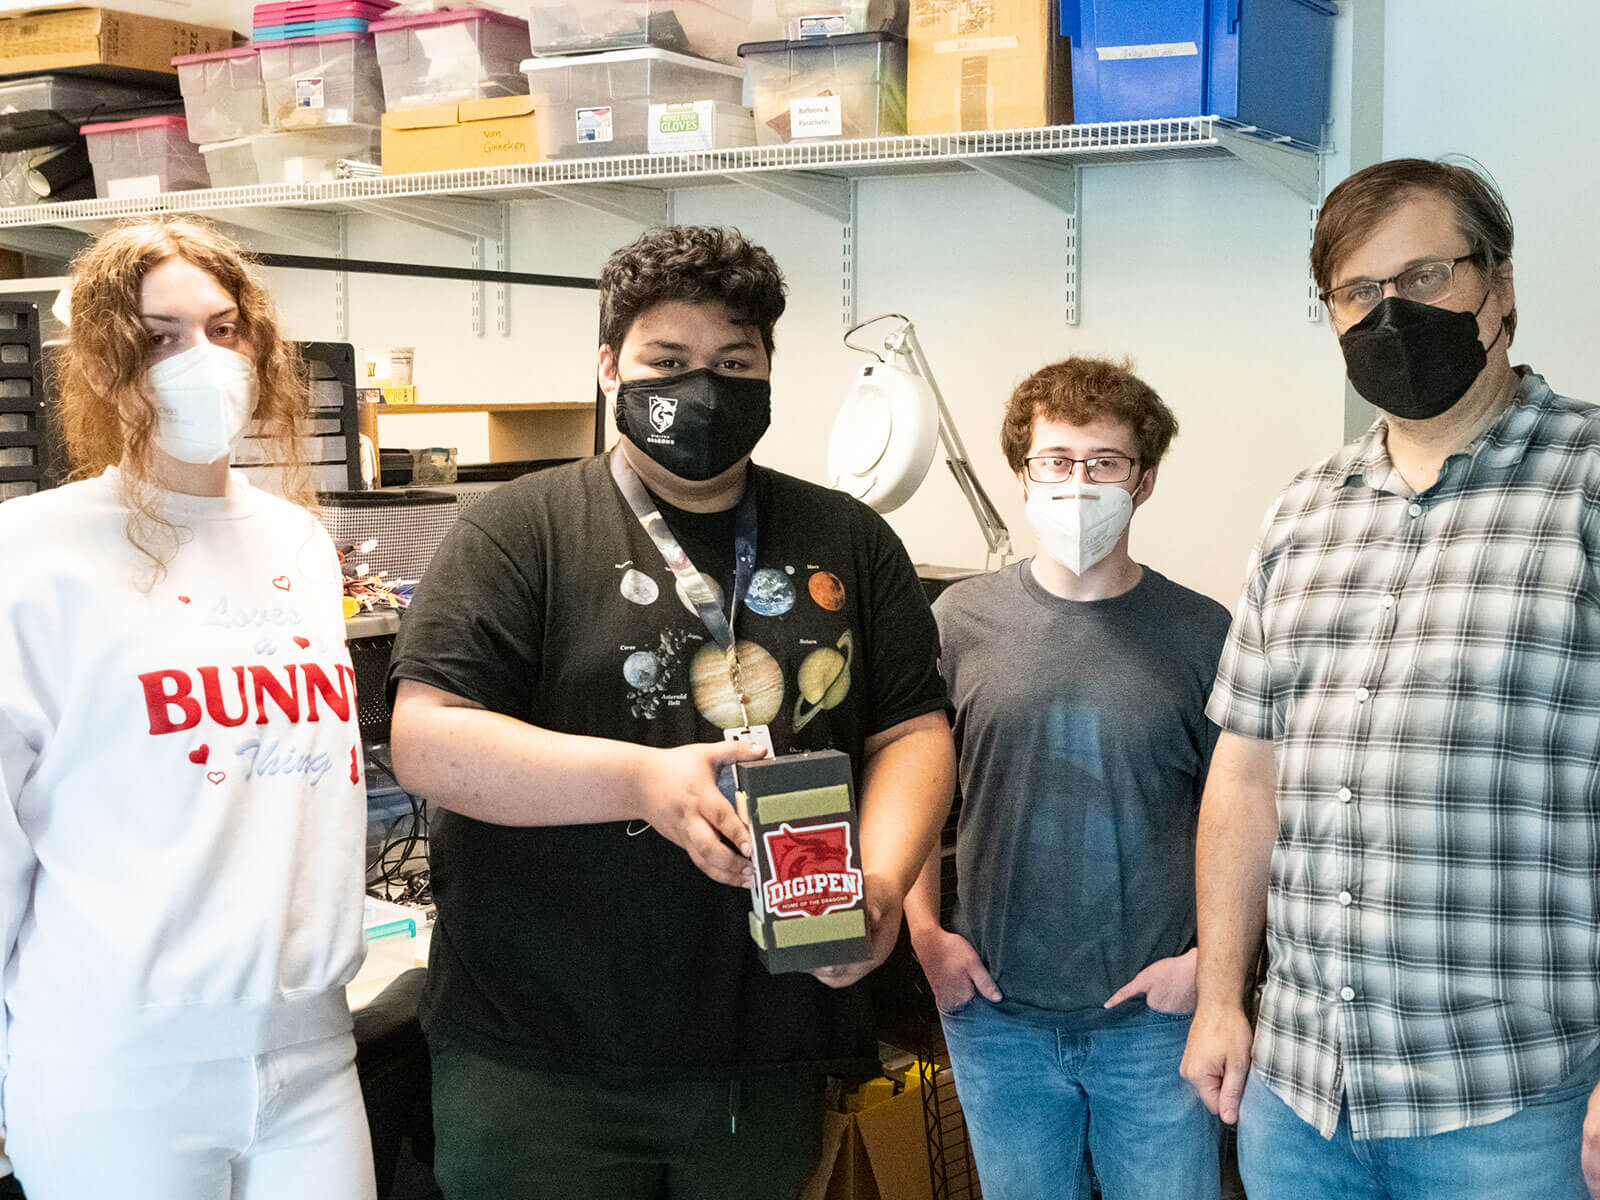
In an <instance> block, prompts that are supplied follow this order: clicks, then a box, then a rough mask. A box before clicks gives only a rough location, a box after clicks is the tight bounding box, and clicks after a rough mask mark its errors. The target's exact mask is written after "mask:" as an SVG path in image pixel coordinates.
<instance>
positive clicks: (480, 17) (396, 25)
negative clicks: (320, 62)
mask: <svg viewBox="0 0 1600 1200" xmlns="http://www.w3.org/2000/svg"><path fill="white" fill-rule="evenodd" d="M461 21H487V22H489V23H490V24H492V25H514V26H516V27H517V28H518V29H526V28H527V27H528V23H527V22H526V21H524V20H523V19H522V18H521V17H513V16H511V15H510V14H509V13H503V12H495V11H494V10H493V9H490V8H447V9H441V10H440V11H438V12H425V13H407V14H406V15H405V16H403V17H385V18H384V19H383V20H381V21H374V22H373V23H372V24H371V25H369V26H367V29H368V31H369V32H372V33H385V32H387V31H389V30H391V29H415V28H417V27H418V26H422V25H455V24H457V23H459V22H461Z"/></svg>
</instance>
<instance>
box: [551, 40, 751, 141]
mask: <svg viewBox="0 0 1600 1200" xmlns="http://www.w3.org/2000/svg"><path fill="white" fill-rule="evenodd" d="M522 69H523V70H524V71H525V72H527V75H528V91H529V92H530V93H531V94H532V95H533V97H534V110H535V111H536V112H537V113H538V114H539V144H540V146H541V147H542V148H543V150H544V154H545V157H546V158H573V157H581V156H584V155H596V156H598V155H606V154H646V153H648V152H649V127H650V126H649V117H650V105H651V104H691V103H693V102H695V101H697V100H710V101H713V102H716V103H720V104H731V105H737V104H738V103H739V99H740V97H741V96H742V95H743V93H744V77H743V72H741V71H740V70H739V68H737V67H729V66H725V65H723V64H722V63H718V62H710V61H708V60H706V59H703V58H691V57H689V56H688V55H686V54H673V53H670V52H669V51H666V50H657V49H655V48H654V47H649V46H647V47H644V48H642V49H638V50H615V51H611V52H609V53H606V54H584V55H574V56H572V57H569V58H530V59H528V61H527V62H525V63H523V64H522Z"/></svg>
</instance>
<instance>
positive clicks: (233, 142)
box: [200, 137, 261, 188]
mask: <svg viewBox="0 0 1600 1200" xmlns="http://www.w3.org/2000/svg"><path fill="white" fill-rule="evenodd" d="M253 140H254V139H252V138H247V137H242V138H231V139H229V140H228V141H226V142H212V143H211V144H210V145H206V146H201V147H200V155H201V157H202V158H204V159H205V160H206V173H207V174H208V175H209V176H210V177H211V186H212V187H214V188H227V187H254V186H255V185H256V184H258V183H260V182H261V172H260V171H259V170H258V169H257V167H256V155H255V151H254V150H253V149H251V146H250V143H251V141H253Z"/></svg>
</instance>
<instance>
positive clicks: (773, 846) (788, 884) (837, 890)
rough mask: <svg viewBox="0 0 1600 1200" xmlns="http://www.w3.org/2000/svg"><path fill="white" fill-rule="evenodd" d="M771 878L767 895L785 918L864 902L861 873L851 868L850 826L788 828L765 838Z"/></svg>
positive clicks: (771, 906) (842, 823)
mask: <svg viewBox="0 0 1600 1200" xmlns="http://www.w3.org/2000/svg"><path fill="white" fill-rule="evenodd" d="M762 838H763V840H764V841H765V842H766V847H767V861H768V862H770V863H771V864H772V878H771V879H769V880H768V881H767V884H766V887H765V889H764V896H765V899H766V902H767V908H768V909H770V910H771V911H772V912H773V913H774V914H776V915H777V916H780V917H820V916H821V915H822V914H823V913H830V912H837V911H838V910H840V909H844V908H851V907H853V906H854V905H855V904H857V903H858V902H859V901H860V899H861V871H860V870H859V869H858V868H855V867H852V866H851V865H850V859H851V854H850V824H849V822H847V821H838V822H835V823H834V824H831V825H808V826H806V827H805V828H803V829H791V828H789V826H788V825H787V824H785V825H780V826H778V828H777V829H774V830H771V831H769V832H768V833H765V834H763V835H762Z"/></svg>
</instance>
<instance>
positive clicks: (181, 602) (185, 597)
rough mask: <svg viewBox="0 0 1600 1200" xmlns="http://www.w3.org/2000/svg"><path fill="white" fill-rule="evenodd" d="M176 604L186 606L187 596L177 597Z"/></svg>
mask: <svg viewBox="0 0 1600 1200" xmlns="http://www.w3.org/2000/svg"><path fill="white" fill-rule="evenodd" d="M178 603H179V604H187V603H189V597H187V596H179V597H178Z"/></svg>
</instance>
